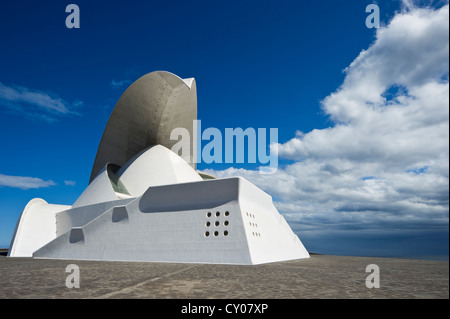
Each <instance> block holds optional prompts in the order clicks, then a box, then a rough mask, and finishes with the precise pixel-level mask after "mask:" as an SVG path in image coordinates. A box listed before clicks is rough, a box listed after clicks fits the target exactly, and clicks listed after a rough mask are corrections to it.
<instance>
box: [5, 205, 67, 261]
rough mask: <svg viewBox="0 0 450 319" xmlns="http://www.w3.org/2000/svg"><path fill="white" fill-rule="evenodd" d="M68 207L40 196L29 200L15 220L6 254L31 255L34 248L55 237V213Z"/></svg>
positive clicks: (12, 255)
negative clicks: (55, 203)
mask: <svg viewBox="0 0 450 319" xmlns="http://www.w3.org/2000/svg"><path fill="white" fill-rule="evenodd" d="M70 208H71V206H65V205H52V204H48V203H47V202H46V201H45V200H43V199H40V198H34V199H32V200H30V201H29V202H28V204H27V206H25V208H24V210H23V211H22V214H21V215H20V217H19V221H18V222H17V226H16V230H15V231H14V235H13V238H12V240H11V245H10V247H9V252H8V256H10V257H32V255H33V252H34V251H35V250H37V249H39V248H41V247H42V246H44V245H45V244H47V243H48V242H50V241H52V240H53V239H55V238H56V213H58V212H61V211H64V210H68V209H70Z"/></svg>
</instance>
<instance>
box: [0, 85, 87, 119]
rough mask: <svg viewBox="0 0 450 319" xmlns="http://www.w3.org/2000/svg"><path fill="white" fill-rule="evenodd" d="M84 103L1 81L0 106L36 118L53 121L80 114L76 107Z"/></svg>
mask: <svg viewBox="0 0 450 319" xmlns="http://www.w3.org/2000/svg"><path fill="white" fill-rule="evenodd" d="M82 104H83V102H82V101H75V102H74V103H68V102H66V101H64V100H63V99H61V98H60V97H58V96H56V95H54V94H50V93H46V92H43V91H40V90H35V89H29V88H26V87H21V86H7V85H5V84H3V83H1V82H0V106H3V107H6V108H7V109H9V110H10V111H14V112H16V113H20V114H22V115H25V116H28V117H31V118H34V119H41V120H45V121H47V122H53V121H56V120H57V116H61V115H69V114H72V115H78V114H79V113H77V112H76V111H74V109H75V108H77V107H79V106H81V105H82Z"/></svg>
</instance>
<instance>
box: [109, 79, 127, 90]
mask: <svg viewBox="0 0 450 319" xmlns="http://www.w3.org/2000/svg"><path fill="white" fill-rule="evenodd" d="M130 83H131V81H130V80H114V79H113V80H112V81H111V83H110V84H111V86H112V87H113V88H114V89H119V88H121V87H123V86H125V85H128V84H130Z"/></svg>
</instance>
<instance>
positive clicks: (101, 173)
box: [9, 71, 309, 264]
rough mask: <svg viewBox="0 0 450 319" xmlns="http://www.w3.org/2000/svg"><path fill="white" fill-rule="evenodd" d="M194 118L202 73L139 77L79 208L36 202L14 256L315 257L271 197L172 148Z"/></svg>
mask: <svg viewBox="0 0 450 319" xmlns="http://www.w3.org/2000/svg"><path fill="white" fill-rule="evenodd" d="M196 117H197V98H196V86H195V80H194V79H187V80H186V79H185V80H183V79H181V78H179V77H178V76H176V75H174V74H172V73H169V72H164V71H157V72H152V73H149V74H147V75H145V76H143V77H141V78H140V79H138V80H137V81H136V82H134V83H133V84H132V85H131V86H130V87H129V88H128V89H127V90H126V91H125V92H124V94H123V95H122V97H121V98H120V99H119V101H118V103H117V105H116V107H115V108H114V110H113V112H112V114H111V117H110V119H109V121H108V124H107V126H106V129H105V132H104V134H103V137H102V140H101V142H100V146H99V149H98V151H97V156H96V160H95V163H94V166H93V169H92V173H91V180H90V183H89V185H88V187H87V188H86V190H85V191H84V192H83V193H82V194H81V195H80V197H79V198H78V199H77V200H76V202H75V203H74V204H73V205H72V206H63V205H51V204H48V203H47V202H45V201H44V200H42V199H33V200H31V201H30V202H29V203H28V205H27V206H26V207H25V209H24V211H23V212H22V214H21V216H20V218H19V221H18V223H17V226H16V230H15V232H14V236H13V239H12V241H11V246H10V249H9V256H10V257H34V258H52V259H53V258H54V259H71V260H78V259H82V260H117V261H119V260H123V261H150V262H151V261H155V262H186V263H222V264H260V263H267V262H275V261H282V260H290V259H299V258H308V257H309V254H308V252H307V250H306V249H305V247H304V246H303V244H302V243H301V241H300V240H299V238H298V237H297V235H295V234H294V233H293V231H292V230H291V228H290V227H289V225H288V224H287V222H286V221H285V219H284V218H283V216H281V215H280V214H279V212H278V211H277V209H276V208H275V206H274V205H273V203H272V198H271V197H270V196H269V195H268V194H266V193H265V192H263V191H262V190H261V189H259V188H258V187H256V186H255V185H253V184H252V183H250V182H249V181H247V180H245V179H243V178H241V177H236V178H227V179H210V176H206V175H204V174H199V172H197V171H196V165H195V158H192V160H191V161H190V163H188V162H186V161H185V160H184V159H182V158H181V157H180V156H178V155H177V154H175V153H174V152H172V151H171V150H170V148H171V147H172V146H173V145H174V144H175V143H176V141H173V140H170V132H171V131H172V129H173V128H176V127H183V128H186V129H187V130H188V131H189V132H190V133H193V132H192V121H193V120H194V119H196ZM191 136H194V134H191ZM191 142H192V146H193V147H192V149H193V150H194V151H193V152H192V154H196V151H195V148H196V146H195V140H192V141H191ZM203 178H207V179H203Z"/></svg>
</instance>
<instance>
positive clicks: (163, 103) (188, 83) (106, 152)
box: [89, 71, 197, 182]
mask: <svg viewBox="0 0 450 319" xmlns="http://www.w3.org/2000/svg"><path fill="white" fill-rule="evenodd" d="M195 119H197V89H196V84H195V80H194V79H193V78H190V79H184V80H183V79H181V78H180V77H178V76H176V75H175V74H172V73H170V72H166V71H155V72H151V73H148V74H146V75H144V76H142V77H141V78H139V79H138V80H136V81H135V82H134V83H133V84H131V85H130V86H129V87H128V89H127V90H126V91H125V92H124V93H123V94H122V96H121V97H120V99H119V101H118V102H117V104H116V106H115V107H114V110H113V111H112V113H111V116H110V118H109V121H108V124H107V125H106V128H105V131H104V133H103V137H102V140H101V142H100V146H99V147H98V150H97V156H96V158H95V162H94V166H93V168H92V172H91V177H90V180H89V182H92V181H93V180H94V178H95V177H96V176H97V175H98V173H99V172H100V171H101V170H102V168H103V167H105V165H106V164H107V163H114V164H116V165H119V166H122V165H124V164H125V163H126V162H128V160H130V159H131V158H132V157H134V156H135V155H136V154H138V153H139V152H141V151H142V150H144V149H146V148H148V147H149V146H152V145H157V144H160V145H163V146H165V147H167V148H168V149H171V148H172V146H173V145H174V144H176V143H177V142H178V141H176V140H171V139H170V133H171V132H172V130H173V129H174V128H185V129H187V130H188V131H189V133H190V137H191V146H192V147H191V154H192V155H191V161H190V165H191V166H192V167H193V168H194V169H195V168H196V163H195V162H196V161H195V158H194V157H193V156H195V154H196V146H195V141H193V138H194V134H193V133H194V132H193V127H192V126H193V120H195Z"/></svg>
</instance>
